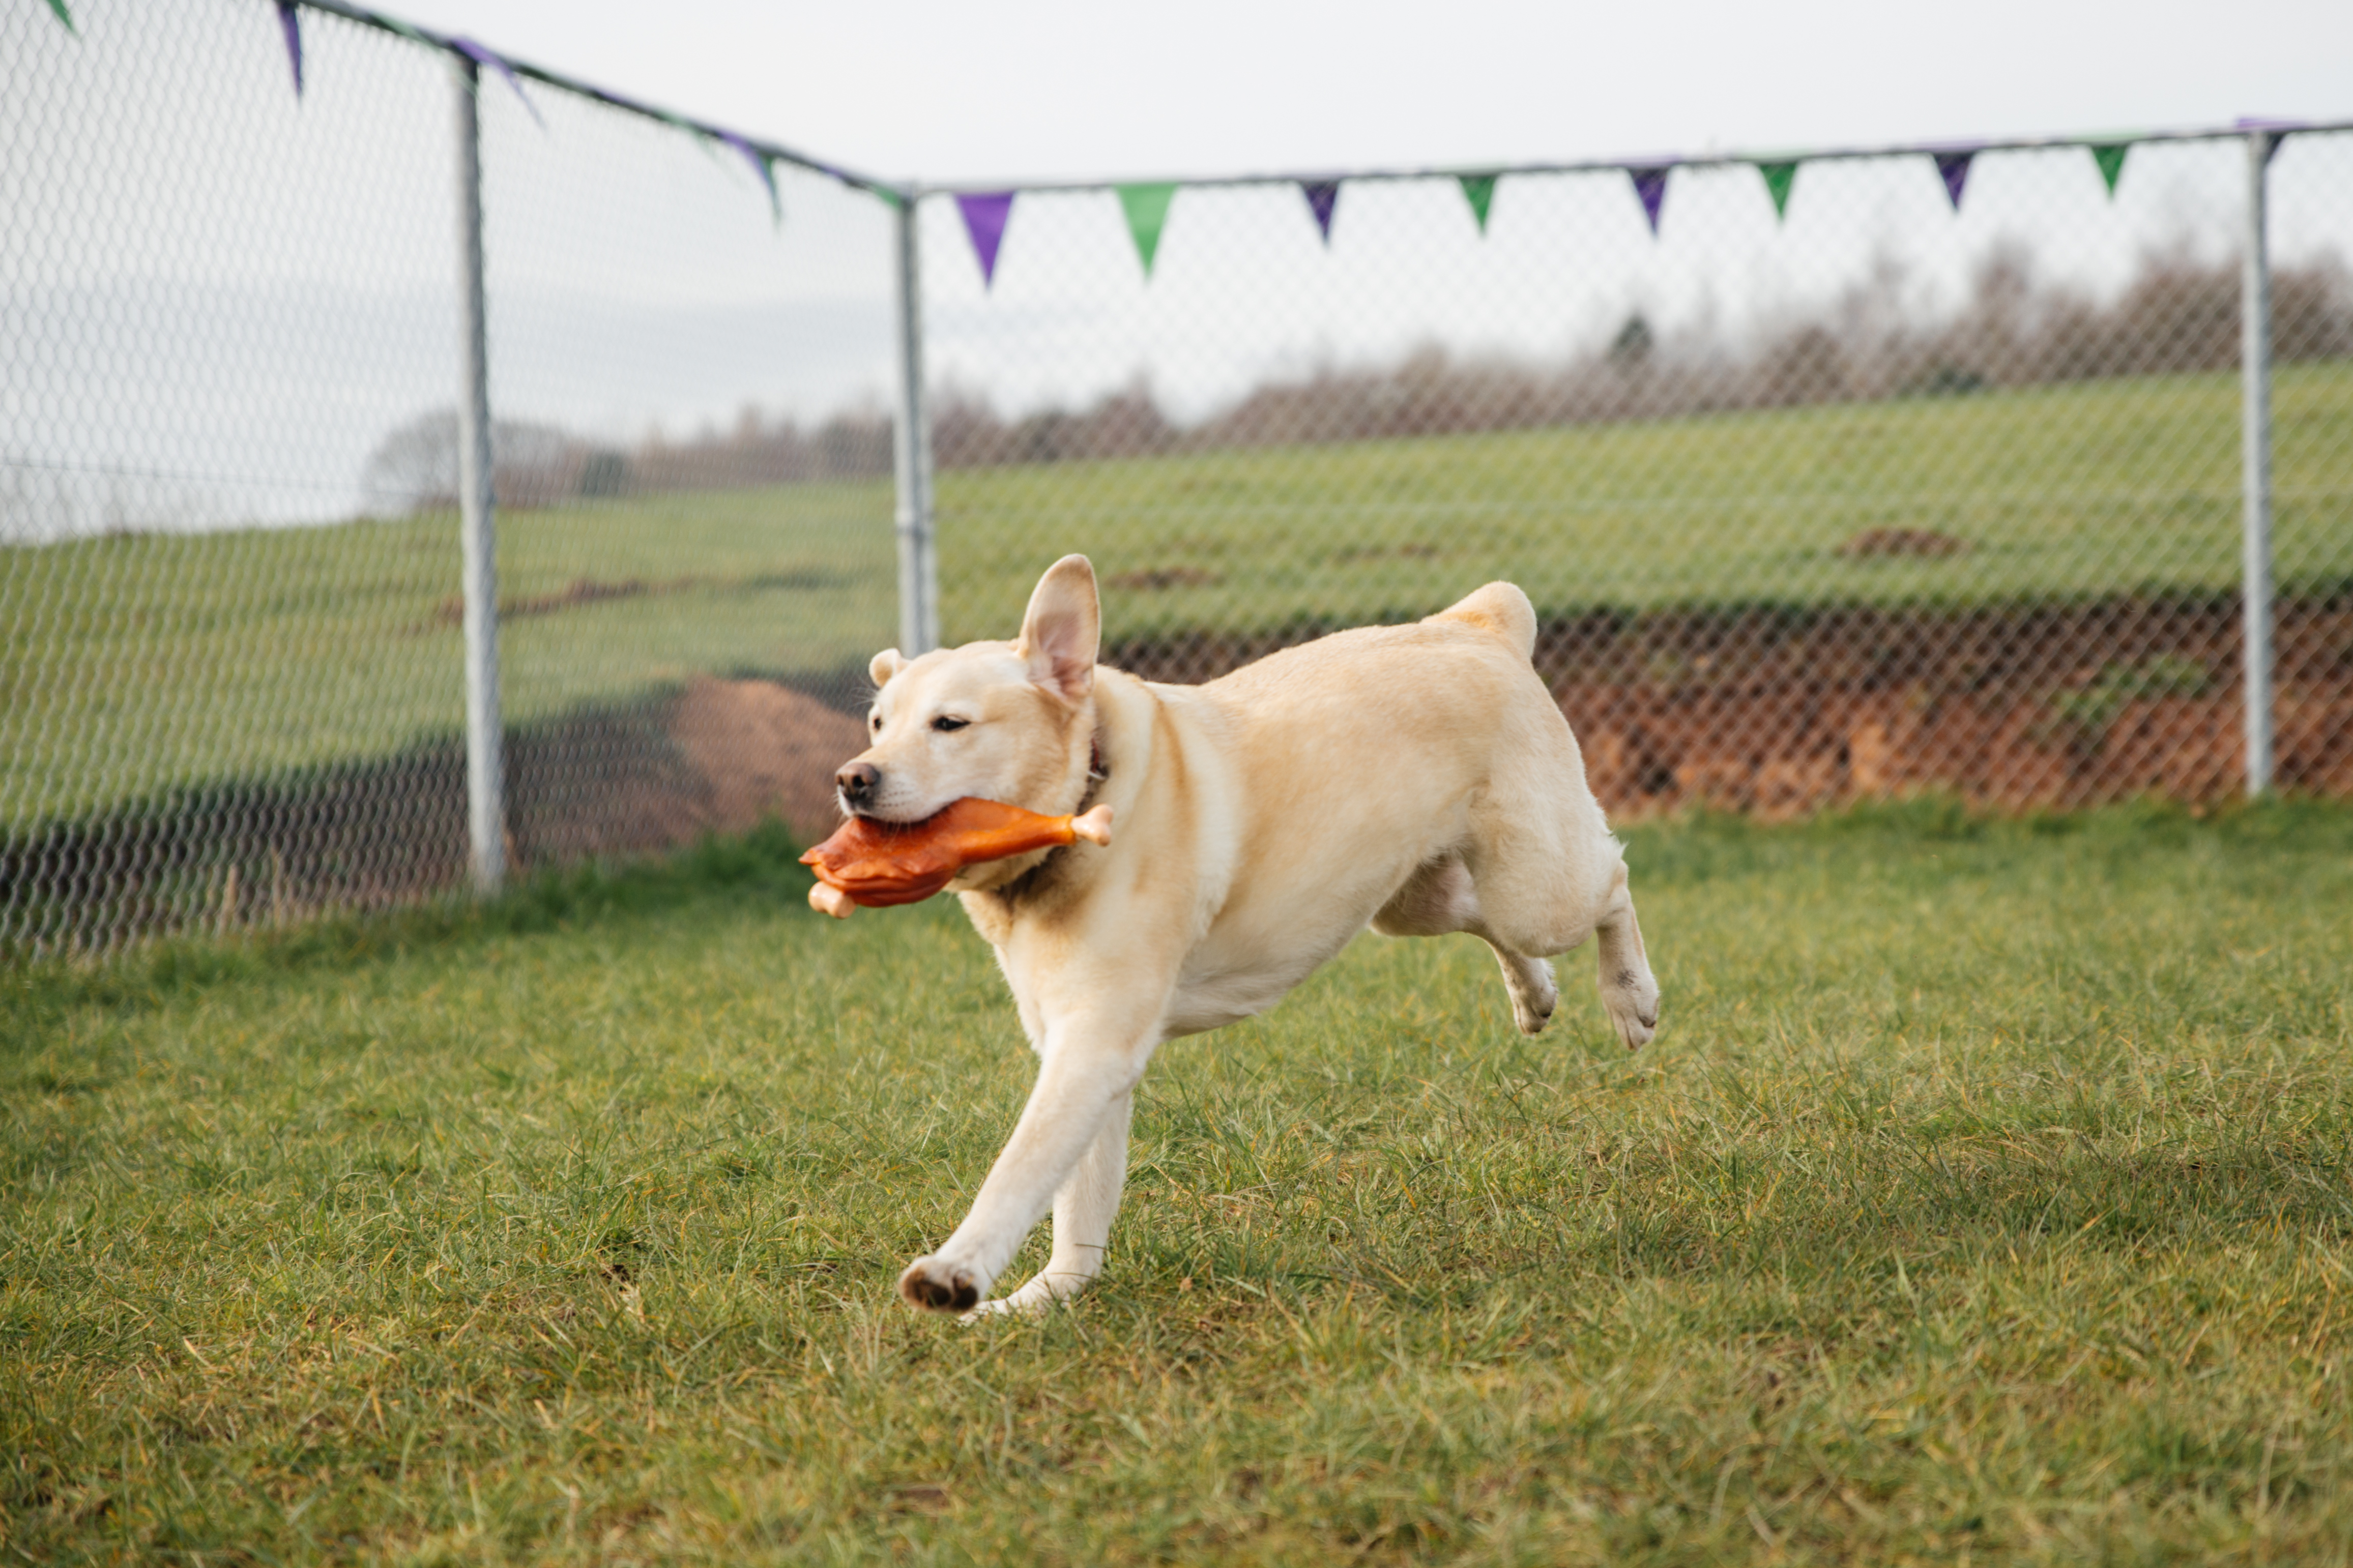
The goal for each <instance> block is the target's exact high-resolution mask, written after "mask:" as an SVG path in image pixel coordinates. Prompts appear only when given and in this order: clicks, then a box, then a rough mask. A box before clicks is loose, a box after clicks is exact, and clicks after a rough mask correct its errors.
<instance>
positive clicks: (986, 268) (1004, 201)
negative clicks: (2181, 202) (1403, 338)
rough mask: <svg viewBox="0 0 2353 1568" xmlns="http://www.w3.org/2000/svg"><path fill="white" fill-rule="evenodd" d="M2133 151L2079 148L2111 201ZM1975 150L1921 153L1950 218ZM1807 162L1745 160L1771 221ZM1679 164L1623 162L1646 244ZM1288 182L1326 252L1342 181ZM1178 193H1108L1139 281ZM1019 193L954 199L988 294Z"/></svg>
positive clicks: (1484, 188) (1491, 178)
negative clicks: (1770, 212) (1117, 208)
mask: <svg viewBox="0 0 2353 1568" xmlns="http://www.w3.org/2000/svg"><path fill="white" fill-rule="evenodd" d="M2133 145H2134V143H2133V141H2132V139H2130V138H2122V139H2118V140H2115V141H2108V142H2085V143H2083V146H2084V151H2086V152H2088V153H2091V155H2092V163H2093V167H2094V169H2095V170H2096V171H2097V172H2098V174H2099V176H2100V183H2101V184H2102V185H2103V186H2104V187H2105V189H2106V191H2107V194H2108V195H2109V197H2110V198H2111V199H2114V197H2115V195H2116V182H2117V181H2118V180H2119V179H2121V178H2122V177H2123V175H2124V168H2125V157H2126V154H2127V153H2130V152H2131V151H2132V149H2133ZM1983 150H1984V149H1982V148H1979V147H1971V146H1958V147H1946V148H1939V149H1936V150H1933V151H1931V152H1929V153H1927V154H1926V156H1927V158H1928V160H1929V163H1930V165H1931V167H1933V168H1934V170H1935V171H1936V180H1937V183H1938V184H1939V186H1940V187H1941V188H1942V189H1943V191H1944V193H1945V199H1946V201H1947V203H1948V204H1950V205H1951V207H1952V209H1953V211H1955V212H1959V211H1960V210H1961V201H1962V197H1963V195H1965V194H1966V193H1967V191H1968V183H1969V170H1970V168H1971V167H1972V166H1973V165H1974V163H1975V162H1976V159H1977V156H1978V153H1980V152H1982V151H1983ZM1847 156H1852V154H1847ZM1807 162H1808V160H1807V159H1805V158H1802V157H1792V158H1758V159H1755V160H1752V161H1750V163H1749V167H1751V168H1753V169H1755V170H1756V171H1757V176H1758V178H1759V179H1760V180H1762V181H1763V183H1764V186H1765V195H1766V198H1767V200H1768V201H1770V202H1771V203H1772V204H1773V216H1774V219H1775V221H1777V222H1786V221H1787V220H1788V216H1789V198H1790V196H1791V195H1793V194H1794V193H1795V192H1796V190H1797V187H1798V171H1799V169H1800V168H1802V167H1803V166H1804V165H1805V164H1806V163H1807ZM1679 166H1680V165H1678V164H1675V163H1641V164H1630V165H1628V166H1627V167H1626V169H1625V174H1626V177H1627V179H1628V181H1629V182H1630V184H1631V185H1632V188H1633V193H1634V200H1635V203H1636V205H1638V206H1639V207H1640V208H1641V214H1642V221H1643V222H1644V223H1645V224H1646V225H1648V226H1649V228H1650V231H1651V237H1653V238H1656V237H1658V234H1659V224H1660V220H1661V219H1662V217H1663V216H1664V215H1665V213H1666V206H1667V185H1668V181H1669V176H1671V175H1672V174H1673V173H1674V171H1675V170H1676V168H1678V167H1679ZM1532 172H1534V173H1540V174H1541V173H1550V172H1551V171H1532ZM1375 177H1377V178H1379V179H1382V180H1384V181H1387V180H1393V179H1397V178H1399V177H1401V176H1397V175H1386V174H1385V175H1379V176H1375ZM1432 177H1436V176H1432ZM1451 177H1452V178H1453V180H1454V181H1455V183H1456V184H1458V185H1459V186H1461V191H1462V199H1463V200H1464V202H1465V203H1467V204H1468V205H1469V206H1470V208H1471V216H1472V221H1473V222H1474V223H1475V224H1476V225H1477V226H1478V229H1479V233H1480V234H1481V235H1482V236H1484V235H1485V234H1486V232H1487V225H1488V220H1489V219H1490V217H1491V216H1493V212H1494V206H1495V192H1496V189H1497V187H1498V186H1499V185H1501V184H1502V183H1503V181H1504V177H1505V176H1504V174H1501V173H1496V174H1456V175H1453V176H1451ZM1216 183H1218V184H1235V183H1255V182H1232V181H1219V182H1216ZM1291 183H1292V184H1295V185H1296V186H1297V187H1298V188H1299V193H1300V195H1302V196H1303V197H1304V198H1305V199H1306V203H1307V213H1308V216H1309V217H1310V218H1311V219H1312V220H1313V221H1314V225H1315V233H1316V237H1318V238H1319V239H1321V240H1322V241H1323V243H1324V247H1325V248H1327V249H1328V248H1330V247H1331V244H1332V226H1333V220H1334V218H1335V216H1337V214H1338V212H1339V208H1340V190H1341V187H1342V186H1343V185H1344V184H1346V183H1347V179H1346V177H1345V176H1341V177H1336V178H1318V179H1305V178H1301V179H1294V180H1293V181H1292V182H1291ZM1058 188H1060V189H1068V188H1070V187H1058ZM1183 188H1184V185H1183V184H1182V183H1181V182H1178V181H1165V180H1164V181H1155V182H1153V183H1150V184H1121V185H1113V186H1111V187H1110V189H1111V191H1112V193H1113V195H1116V196H1117V197H1118V198H1119V205H1120V214H1121V216H1122V217H1124V219H1125V220H1126V223H1127V232H1128V237H1129V238H1130V239H1131V240H1132V241H1134V245H1135V256H1136V259H1137V260H1138V261H1139V262H1141V263H1142V264H1143V268H1144V276H1145V278H1146V279H1150V278H1151V276H1152V269H1153V263H1154V262H1155V260H1156V259H1157V258H1158V257H1159V254H1160V242H1161V239H1162V238H1163V237H1165V236H1166V233H1167V229H1168V213H1169V209H1170V208H1171V207H1172V206H1173V205H1175V202H1176V193H1177V192H1179V191H1180V190H1182V189H1183ZM1021 194H1022V193H1021V192H1020V191H1018V190H1008V191H959V192H955V193H954V195H955V204H956V207H957V210H958V211H959V212H960V213H961V214H962V215H963V216H964V226H965V235H966V236H967V237H969V238H970V239H971V241H972V249H973V255H974V256H975V257H976V258H977V259H978V260H979V262H980V276H981V281H982V283H983V284H984V285H986V286H988V287H992V288H993V287H994V286H995V284H996V282H997V260H998V258H999V257H1000V256H1001V255H1002V253H1003V251H1004V247H1005V231H1006V228H1007V226H1008V224H1009V223H1010V222H1011V219H1012V216H1013V207H1014V204H1015V202H1016V201H1017V199H1018V197H1019V196H1020V195H1021Z"/></svg>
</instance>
